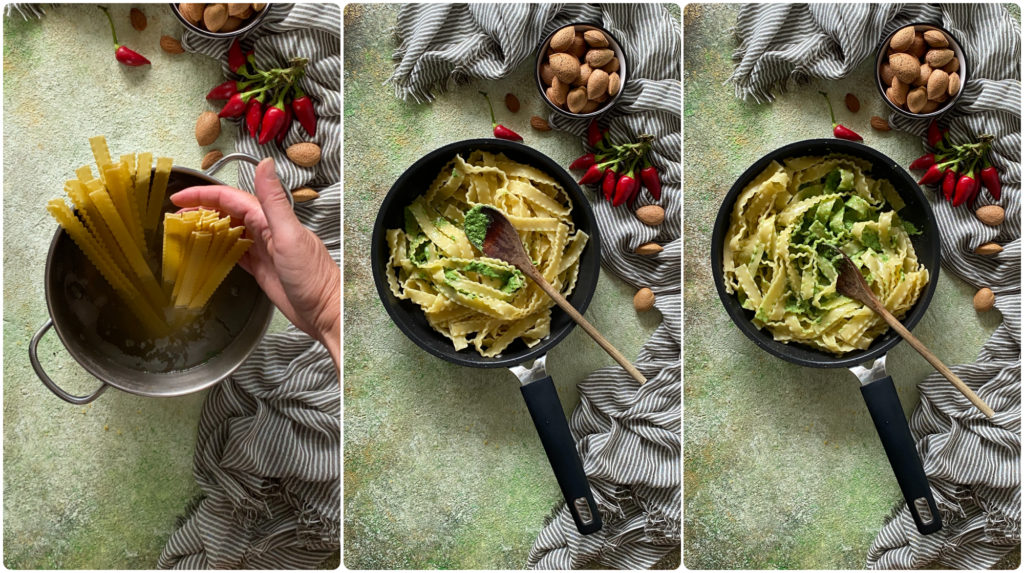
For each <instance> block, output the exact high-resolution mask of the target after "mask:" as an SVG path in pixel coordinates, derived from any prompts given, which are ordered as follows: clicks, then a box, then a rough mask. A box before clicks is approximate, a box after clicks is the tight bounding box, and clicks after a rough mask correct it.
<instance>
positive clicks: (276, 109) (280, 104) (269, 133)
mask: <svg viewBox="0 0 1024 573" xmlns="http://www.w3.org/2000/svg"><path fill="white" fill-rule="evenodd" d="M284 120H285V113H284V94H281V95H280V96H279V97H278V98H277V102H276V103H274V105H272V106H270V107H268V108H267V111H266V112H265V113H264V114H263V125H262V127H261V128H260V139H259V144H260V145H264V144H266V143H267V142H269V141H271V140H273V139H274V138H275V137H277V132H279V131H281V129H282V128H283V127H284Z"/></svg>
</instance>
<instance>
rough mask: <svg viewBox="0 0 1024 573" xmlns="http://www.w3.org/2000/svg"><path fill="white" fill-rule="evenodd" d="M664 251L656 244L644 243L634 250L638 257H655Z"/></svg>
mask: <svg viewBox="0 0 1024 573" xmlns="http://www.w3.org/2000/svg"><path fill="white" fill-rule="evenodd" d="M664 250H665V249H664V248H663V247H662V246H661V245H659V244H658V243H644V244H642V245H640V246H639V247H637V248H636V250H635V251H633V252H635V253H636V254H638V255H656V254H658V253H660V252H662V251H664Z"/></svg>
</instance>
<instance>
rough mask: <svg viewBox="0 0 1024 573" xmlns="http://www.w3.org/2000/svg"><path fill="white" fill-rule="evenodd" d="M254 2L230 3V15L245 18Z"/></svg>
mask: <svg viewBox="0 0 1024 573" xmlns="http://www.w3.org/2000/svg"><path fill="white" fill-rule="evenodd" d="M251 9H252V4H237V3H232V4H228V16H235V17H236V18H245V16H244V15H243V14H245V11H246V10H251Z"/></svg>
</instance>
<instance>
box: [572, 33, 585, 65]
mask: <svg viewBox="0 0 1024 573" xmlns="http://www.w3.org/2000/svg"><path fill="white" fill-rule="evenodd" d="M569 53H570V54H572V55H573V56H575V57H576V59H577V60H582V59H583V56H585V55H586V54H587V43H586V42H584V41H583V34H579V33H577V34H576V35H575V36H573V38H572V47H571V48H569Z"/></svg>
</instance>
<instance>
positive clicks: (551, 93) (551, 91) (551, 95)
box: [544, 87, 569, 107]
mask: <svg viewBox="0 0 1024 573" xmlns="http://www.w3.org/2000/svg"><path fill="white" fill-rule="evenodd" d="M544 95H545V96H547V98H548V101H549V102H551V103H553V104H555V105H556V106H559V107H562V106H564V105H565V99H564V98H563V99H562V100H561V101H559V99H558V97H559V95H560V92H558V91H555V88H554V87H549V88H548V89H546V90H544ZM564 95H569V94H568V93H566V94H564Z"/></svg>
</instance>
